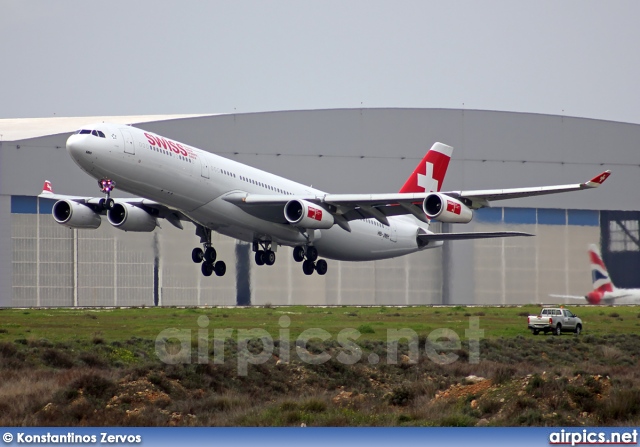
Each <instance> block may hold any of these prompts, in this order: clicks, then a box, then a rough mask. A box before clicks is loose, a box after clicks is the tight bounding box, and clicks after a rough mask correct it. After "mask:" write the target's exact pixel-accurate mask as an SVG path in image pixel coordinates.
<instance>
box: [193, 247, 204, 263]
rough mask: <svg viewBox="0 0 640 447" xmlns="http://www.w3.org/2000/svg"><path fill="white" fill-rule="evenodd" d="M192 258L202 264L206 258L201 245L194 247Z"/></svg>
mask: <svg viewBox="0 0 640 447" xmlns="http://www.w3.org/2000/svg"><path fill="white" fill-rule="evenodd" d="M191 259H192V260H193V262H195V263H196V264H200V263H201V262H202V260H203V259H204V252H203V251H202V248H200V247H196V248H194V249H193V251H192V252H191Z"/></svg>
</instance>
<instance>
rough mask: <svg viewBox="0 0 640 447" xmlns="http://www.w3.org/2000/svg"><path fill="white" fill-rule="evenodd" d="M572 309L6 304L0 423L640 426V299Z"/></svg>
mask: <svg viewBox="0 0 640 447" xmlns="http://www.w3.org/2000/svg"><path fill="white" fill-rule="evenodd" d="M570 308H571V310H572V311H574V313H576V314H578V315H579V316H580V317H581V318H582V319H583V321H584V331H583V333H582V334H580V335H575V334H563V335H561V336H553V335H542V334H541V335H538V336H534V335H532V334H531V333H530V332H529V331H528V330H527V328H526V316H527V315H529V314H536V313H537V312H538V310H539V307H537V306H520V307H462V306H455V307H302V306H293V307H275V306H266V307H251V308H231V307H229V308H223V307H206V308H168V307H164V308H111V309H96V308H84V309H62V308H49V309H1V310H0V425H2V426H16V425H26V426H57V425H62V426H85V425H87V426H95V425H100V426H210V425H216V426H301V425H303V424H304V425H307V426H552V425H553V426H579V425H587V426H604V425H606V426H612V425H626V426H629V425H638V424H640V373H638V362H639V359H640V334H638V332H639V331H638V329H639V328H640V307H635V306H618V307H607V306H571V307H570ZM396 347H397V351H396Z"/></svg>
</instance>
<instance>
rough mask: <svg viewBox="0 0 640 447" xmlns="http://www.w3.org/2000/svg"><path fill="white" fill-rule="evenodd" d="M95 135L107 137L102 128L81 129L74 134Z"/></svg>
mask: <svg viewBox="0 0 640 447" xmlns="http://www.w3.org/2000/svg"><path fill="white" fill-rule="evenodd" d="M78 134H82V135H93V136H94V137H100V138H106V137H105V135H104V132H103V131H101V130H95V129H94V130H91V129H80V130H76V131H75V132H74V135H78Z"/></svg>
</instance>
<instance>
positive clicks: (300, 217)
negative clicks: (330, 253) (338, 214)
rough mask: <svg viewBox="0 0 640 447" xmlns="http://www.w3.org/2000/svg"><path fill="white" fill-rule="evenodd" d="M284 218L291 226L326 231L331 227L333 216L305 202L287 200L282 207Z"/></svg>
mask: <svg viewBox="0 0 640 447" xmlns="http://www.w3.org/2000/svg"><path fill="white" fill-rule="evenodd" d="M284 217H285V219H287V222H289V223H290V224H291V225H293V226H296V227H301V228H309V229H314V230H327V229H329V228H331V227H332V226H333V222H334V221H333V216H332V215H331V213H330V212H328V211H327V210H325V209H324V208H322V207H320V206H318V205H316V204H315V203H311V202H307V201H306V200H299V199H294V200H289V201H288V202H287V204H286V205H285V206H284Z"/></svg>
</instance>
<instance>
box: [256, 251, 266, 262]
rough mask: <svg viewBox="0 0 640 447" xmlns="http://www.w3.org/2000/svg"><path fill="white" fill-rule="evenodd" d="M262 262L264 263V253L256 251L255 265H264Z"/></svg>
mask: <svg viewBox="0 0 640 447" xmlns="http://www.w3.org/2000/svg"><path fill="white" fill-rule="evenodd" d="M264 261H265V255H264V251H262V250H258V251H257V252H256V264H257V265H264Z"/></svg>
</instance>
